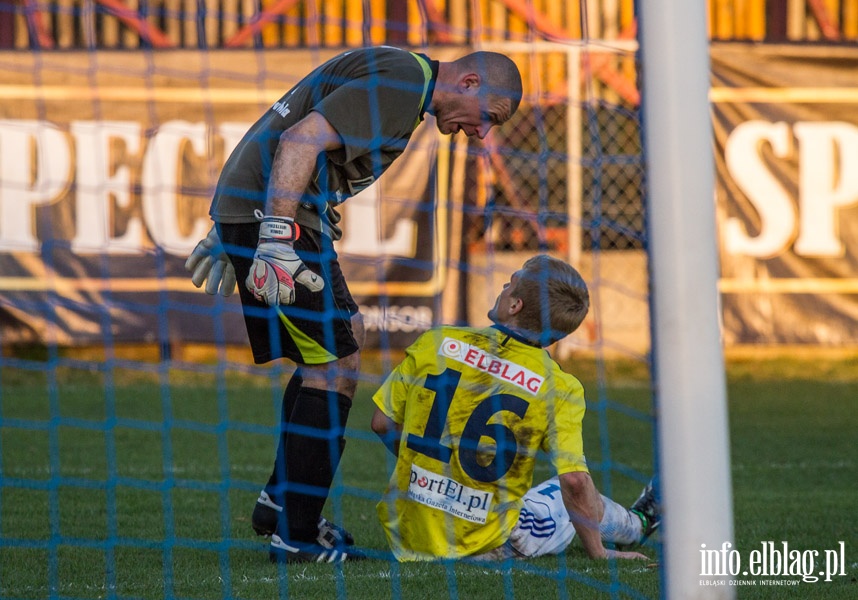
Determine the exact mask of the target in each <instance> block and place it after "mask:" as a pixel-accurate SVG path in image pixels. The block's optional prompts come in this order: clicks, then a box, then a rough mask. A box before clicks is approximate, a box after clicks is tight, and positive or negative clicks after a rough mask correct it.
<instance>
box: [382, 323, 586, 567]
mask: <svg viewBox="0 0 858 600" xmlns="http://www.w3.org/2000/svg"><path fill="white" fill-rule="evenodd" d="M373 400H374V402H375V404H376V405H377V406H378V407H379V409H380V410H381V411H382V412H384V413H385V414H386V415H387V416H388V417H390V418H391V419H393V421H395V422H396V423H399V424H401V425H402V436H401V438H400V446H399V458H398V459H397V462H396V467H395V470H394V473H393V475H392V477H391V479H390V483H389V487H388V489H387V492H386V493H385V495H384V497H383V498H382V500H381V502H380V503H379V504H378V514H379V518H380V520H381V523H382V525H383V527H384V529H385V531H386V533H387V536H388V541H389V543H390V547H391V548H392V549H393V552H394V554H395V555H396V557H397V558H398V559H399V560H421V559H428V558H438V557H441V558H456V557H461V556H468V555H473V554H481V553H483V552H487V551H489V550H492V549H493V548H496V547H497V546H500V545H501V544H503V543H504V542H505V541H506V539H507V538H508V537H509V534H510V532H511V531H512V528H513V526H514V525H515V523H516V521H517V520H518V516H519V512H520V509H521V507H522V497H523V496H524V495H525V493H527V491H528V490H529V489H530V487H531V485H532V483H533V470H534V466H535V462H536V457H537V451H538V450H540V449H541V450H544V451H545V452H547V453H548V456H549V457H550V460H551V462H552V463H553V466H554V468H555V470H556V472H557V473H558V474H562V473H569V472H574V471H587V463H586V461H585V458H584V453H583V441H582V438H581V422H582V420H583V418H584V410H585V406H584V391H583V388H582V386H581V384H580V382H579V381H578V380H577V379H575V378H574V377H572V376H571V375H569V374H567V373H564V372H563V371H562V370H561V369H560V367H559V366H558V365H557V363H555V362H554V361H553V360H552V359H551V357H550V356H549V355H548V353H547V352H546V351H545V350H544V349H542V348H536V347H534V346H531V345H528V344H526V343H523V342H522V341H519V340H517V339H515V338H514V337H512V336H511V335H510V334H509V333H507V332H505V331H503V330H501V329H498V328H496V327H489V328H486V329H473V328H463V327H441V328H437V329H433V330H431V331H428V332H427V333H425V334H423V335H422V336H421V337H420V338H418V340H417V341H416V342H414V344H412V345H411V346H410V347H409V348H408V350H407V352H406V357H405V359H404V360H403V362H402V363H401V364H400V365H399V366H398V367H397V368H396V369H395V370H394V371H393V373H391V375H390V376H389V377H388V378H387V380H386V381H385V382H384V384H383V385H382V387H381V388H380V389H379V390H378V392H376V394H375V395H374V396H373Z"/></svg>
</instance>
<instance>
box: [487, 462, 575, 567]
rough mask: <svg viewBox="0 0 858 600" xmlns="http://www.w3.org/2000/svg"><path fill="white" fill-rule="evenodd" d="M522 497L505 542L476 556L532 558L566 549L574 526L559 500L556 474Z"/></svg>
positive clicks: (561, 499)
mask: <svg viewBox="0 0 858 600" xmlns="http://www.w3.org/2000/svg"><path fill="white" fill-rule="evenodd" d="M523 500H524V507H522V509H521V513H520V514H519V516H518V522H517V523H516V524H515V527H514V528H513V530H512V533H511V534H510V536H509V539H508V540H507V541H506V543H505V544H504V545H502V546H500V547H499V548H495V549H494V550H492V551H491V552H487V553H486V554H481V555H480V556H479V558H486V559H488V560H502V559H504V558H535V557H537V556H543V555H545V554H560V553H561V552H563V551H564V550H566V547H567V546H568V545H569V544H570V543H571V542H572V539H573V538H574V537H575V527H574V526H573V525H572V521H571V519H570V518H569V513H568V512H566V506H565V505H564V504H563V497H562V495H561V494H560V480H559V478H557V477H552V478H551V479H549V480H547V481H543V482H542V483H540V484H539V485H537V486H535V487H532V488H530V491H528V492H527V494H525V495H524V498H523Z"/></svg>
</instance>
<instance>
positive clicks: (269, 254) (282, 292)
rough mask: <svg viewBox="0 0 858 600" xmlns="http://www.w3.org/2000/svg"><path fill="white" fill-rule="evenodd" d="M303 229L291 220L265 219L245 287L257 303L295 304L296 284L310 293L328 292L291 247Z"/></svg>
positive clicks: (270, 304)
mask: <svg viewBox="0 0 858 600" xmlns="http://www.w3.org/2000/svg"><path fill="white" fill-rule="evenodd" d="M300 235H301V229H300V228H299V227H298V225H296V224H295V221H294V220H293V219H290V218H288V217H263V218H262V223H261V224H260V226H259V243H258V244H257V246H256V254H254V255H253V265H251V267H250V273H249V274H248V275H247V280H246V281H245V285H246V286H247V289H248V290H250V291H251V292H252V293H253V295H254V296H255V297H256V299H257V300H259V301H260V302H264V303H265V304H267V305H268V306H277V305H280V304H292V303H293V302H295V284H296V283H300V284H301V285H303V286H304V287H305V288H307V289H308V290H310V291H311V292H319V291H321V290H323V289H325V282H324V281H323V280H322V278H321V277H320V276H318V275H316V274H315V273H313V272H312V271H311V270H310V269H308V268H307V266H306V265H305V264H304V262H303V261H302V260H301V259H300V258H298V255H297V254H296V253H295V250H294V249H293V248H292V243H293V242H294V241H295V240H297V239H298V237H299V236H300Z"/></svg>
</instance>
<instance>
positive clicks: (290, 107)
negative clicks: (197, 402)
mask: <svg viewBox="0 0 858 600" xmlns="http://www.w3.org/2000/svg"><path fill="white" fill-rule="evenodd" d="M520 99H521V76H520V74H519V72H518V69H517V67H516V66H515V64H514V63H513V62H512V61H511V60H510V59H509V58H507V57H505V56H503V55H500V54H497V53H492V52H476V53H473V54H469V55H467V56H464V57H462V58H460V59H458V60H455V61H452V62H438V61H434V60H431V59H430V58H428V57H426V56H424V55H422V54H416V53H412V52H407V51H405V50H400V49H396V48H391V47H378V48H365V49H358V50H352V51H349V52H345V53H343V54H340V55H339V56H336V57H334V58H332V59H331V60H329V61H327V62H326V63H324V64H322V65H321V66H319V67H318V68H316V69H315V70H313V71H312V72H311V73H310V74H309V75H307V76H306V77H305V78H304V79H303V80H301V81H300V82H299V83H298V84H297V85H295V87H293V88H292V89H291V90H290V91H289V92H287V93H286V94H285V95H284V96H283V97H281V98H280V99H279V100H278V101H277V102H275V103H274V104H273V105H272V107H271V108H269V109H268V110H267V111H266V112H265V113H264V114H263V115H262V117H261V118H260V119H259V120H258V121H257V122H256V123H255V124H254V125H253V126H252V127H251V128H250V130H249V131H248V132H247V133H246V134H245V136H244V137H243V139H242V140H241V141H240V142H239V143H238V145H237V147H236V148H235V150H234V151H233V152H232V153H231V155H230V156H229V158H228V160H227V161H226V164H225V165H224V168H223V171H222V172H221V175H220V178H219V180H218V184H217V188H216V190H215V194H214V199H213V201H212V205H211V210H210V214H211V217H212V219H213V220H214V221H215V227H213V228H212V230H211V232H210V233H209V235H208V237H207V238H206V239H205V240H203V241H201V242H200V243H199V244H198V246H197V248H196V249H195V250H194V252H193V254H192V255H191V257H190V258H189V259H188V261H187V263H186V267H187V268H188V270H190V271H191V272H192V273H193V275H192V280H193V282H194V284H195V285H197V287H200V286H201V285H202V284H203V282H205V281H206V280H207V283H206V287H205V289H206V292H208V293H209V294H215V293H217V292H218V291H220V293H221V294H223V295H225V296H226V295H229V294H230V293H232V291H233V288H234V286H235V281H236V279H237V280H238V281H240V282H241V284H242V285H239V292H240V295H241V303H242V307H243V312H244V319H245V324H246V328H247V333H248V337H249V339H250V345H251V350H252V352H253V358H254V361H255V362H256V363H265V362H268V361H271V360H274V359H278V358H284V357H285V358H288V359H290V360H292V361H293V362H294V363H295V364H296V366H297V369H296V371H295V374H294V375H293V376H292V379H291V380H290V381H289V383H288V385H287V387H286V389H285V392H284V394H283V405H282V418H281V421H282V423H281V435H280V439H279V443H278V447H277V451H276V455H275V460H274V467H273V470H272V473H271V476H270V478H269V479H268V482H267V484H266V485H265V487H264V488H263V490H262V492H261V493H260V495H259V499H258V501H257V503H256V505H255V508H254V511H253V515H252V525H253V528H254V530H255V531H256V532H257V533H258V534H260V535H270V536H271V546H270V550H271V558H272V560H284V561H286V562H303V561H325V562H340V561H342V560H345V559H347V558H348V557H349V556H353V553H351V552H350V551H348V550H346V549H345V546H347V545H351V544H352V543H353V540H352V538H351V536H350V535H349V534H348V533H347V532H345V530H343V529H342V528H340V527H338V526H334V525H333V524H331V523H329V522H328V521H326V520H325V519H323V518H322V517H321V513H322V508H323V507H324V504H325V501H326V498H327V495H328V492H329V488H330V486H331V483H332V480H333V475H334V472H335V471H336V468H337V464H338V462H339V459H340V456H341V454H342V450H343V446H344V444H345V440H344V437H343V432H344V428H345V425H346V420H347V418H348V414H349V410H350V408H351V404H352V398H353V396H354V391H355V386H356V382H357V376H358V372H359V369H360V346H361V343H362V341H363V338H364V328H363V324H362V321H361V317H360V314H359V312H358V306H357V304H356V303H355V301H354V299H353V298H352V296H351V294H350V292H349V289H348V286H347V284H346V281H345V278H344V277H343V274H342V272H341V270H340V264H339V262H338V260H337V253H336V251H335V250H334V246H333V243H332V242H333V241H334V240H336V239H339V238H340V236H341V232H340V229H339V227H338V225H337V223H338V222H339V215H338V213H337V212H336V210H335V207H336V206H337V205H338V204H340V203H341V202H343V201H345V200H346V199H347V198H348V197H350V196H352V195H354V194H356V193H358V192H359V191H361V190H363V189H365V188H366V187H368V186H369V185H370V184H372V183H373V181H375V180H376V179H377V178H378V177H379V176H381V175H382V173H384V171H385V170H386V169H387V168H388V167H389V166H390V164H391V163H392V162H393V161H394V160H395V159H396V158H397V157H398V156H399V155H400V154H401V153H402V152H403V150H404V149H405V146H406V144H407V143H408V140H409V138H410V137H411V134H412V132H413V130H414V129H415V128H416V127H417V125H418V124H419V123H420V122H421V121H422V120H423V118H424V115H425V113H427V112H428V113H430V114H432V115H434V116H435V119H436V123H437V127H438V129H439V130H440V131H441V132H442V133H445V134H449V133H457V132H459V131H463V132H464V133H465V134H466V135H468V136H476V137H479V138H483V137H484V136H485V135H486V134H487V133H488V130H489V129H490V128H491V127H492V126H494V125H499V124H501V123H504V122H505V121H507V120H508V119H509V118H510V117H511V116H512V115H513V114H514V113H515V111H516V109H517V108H518V104H519V102H520ZM221 242H222V243H221Z"/></svg>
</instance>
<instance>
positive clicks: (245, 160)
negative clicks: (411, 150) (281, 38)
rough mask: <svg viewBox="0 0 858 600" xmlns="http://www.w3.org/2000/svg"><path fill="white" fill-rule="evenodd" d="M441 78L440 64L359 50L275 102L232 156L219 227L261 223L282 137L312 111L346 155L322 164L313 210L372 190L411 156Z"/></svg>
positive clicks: (333, 154) (311, 194)
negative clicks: (413, 137)
mask: <svg viewBox="0 0 858 600" xmlns="http://www.w3.org/2000/svg"><path fill="white" fill-rule="evenodd" d="M437 71H438V62H437V61H431V60H430V59H429V58H428V57H426V56H423V55H420V54H415V53H412V52H408V51H405V50H400V49H398V48H391V47H386V46H382V47H376V48H365V49H360V50H352V51H350V52H346V53H344V54H340V55H338V56H336V57H334V58H332V59H331V60H329V61H327V62H325V63H324V64H322V65H321V66H319V67H317V68H316V69H315V70H313V71H312V72H311V73H310V74H308V75H307V76H306V77H305V78H304V79H302V80H301V81H300V82H299V83H298V84H297V85H295V87H293V88H292V89H291V90H290V91H289V92H287V93H286V94H285V95H284V96H283V97H282V98H280V99H279V100H278V101H277V102H275V103H274V104H273V105H272V106H271V108H269V109H268V110H267V111H266V112H265V114H264V115H263V116H262V117H261V118H260V119H259V120H258V121H257V122H256V123H255V124H254V125H253V126H252V127H251V128H250V130H249V131H248V132H247V133H246V134H245V135H244V137H243V138H242V140H241V141H240V142H239V143H238V145H237V146H236V148H235V150H234V151H233V152H232V153H231V154H230V157H229V159H228V160H227V161H226V164H225V165H224V168H223V170H222V172H221V176H220V179H219V180H218V186H217V190H216V191H215V196H214V199H213V201H212V206H211V210H210V214H211V216H212V219H214V220H215V221H218V222H222V223H246V222H255V221H256V219H255V218H254V210H255V209H259V210H264V208H265V201H266V187H267V185H268V179H269V177H270V174H271V166H272V163H273V161H274V153H275V152H276V150H277V145H278V143H279V141H280V134H282V133H283V132H284V131H285V130H286V129H288V128H290V127H291V126H292V125H294V124H295V123H297V122H298V121H300V120H301V119H303V118H304V117H305V116H306V115H308V114H309V113H310V112H311V111H316V112H318V113H320V114H321V115H322V116H324V117H325V119H327V121H328V122H329V123H330V124H331V126H333V128H334V129H335V130H336V131H337V133H338V134H339V135H340V137H341V138H342V141H343V147H342V148H340V149H337V150H333V151H329V152H326V153H324V155H323V158H324V160H320V161H319V164H318V166H317V168H316V170H315V172H314V173H313V177H312V181H311V182H310V185H309V186H308V188H307V189H306V190H305V192H304V196H303V198H302V204H304V205H306V206H305V209H306V208H308V207H310V208H312V210H313V212H315V211H316V207H319V208H321V207H323V206H325V205H326V203H330V204H333V205H336V204H339V203H341V202H343V201H344V200H346V199H347V198H348V197H350V196H353V195H354V194H357V193H358V192H359V191H361V190H363V189H365V188H366V187H368V186H369V185H370V184H372V182H373V181H375V180H376V179H378V177H379V176H380V175H381V174H382V173H383V172H384V171H385V170H386V169H387V168H388V167H389V166H390V164H391V163H392V162H393V161H394V160H395V159H396V158H397V157H398V156H399V155H400V154H402V152H403V151H404V150H405V146H406V145H407V144H408V140H409V139H410V137H411V133H412V132H413V131H414V129H415V127H416V126H417V125H418V124H419V123H420V121H421V120H422V119H423V115H424V113H425V112H426V109H427V107H428V106H429V103H430V102H431V99H432V91H433V87H432V86H433V82H434V80H435V78H436V77H437ZM298 220H299V222H301V221H300V219H298ZM305 224H306V223H305ZM316 229H318V228H316Z"/></svg>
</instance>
